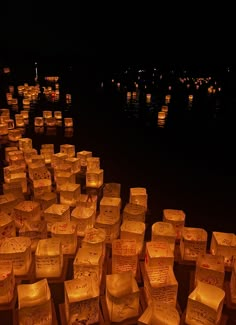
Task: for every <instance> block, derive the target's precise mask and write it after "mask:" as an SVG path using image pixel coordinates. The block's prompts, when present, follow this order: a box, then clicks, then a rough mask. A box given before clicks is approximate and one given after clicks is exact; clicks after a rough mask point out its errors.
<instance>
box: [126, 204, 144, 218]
mask: <svg viewBox="0 0 236 325" xmlns="http://www.w3.org/2000/svg"><path fill="white" fill-rule="evenodd" d="M145 215H146V208H145V206H142V205H139V204H134V203H126V205H125V207H124V209H123V221H126V220H127V221H139V222H145Z"/></svg>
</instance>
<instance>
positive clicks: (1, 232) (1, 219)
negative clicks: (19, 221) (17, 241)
mask: <svg viewBox="0 0 236 325" xmlns="http://www.w3.org/2000/svg"><path fill="white" fill-rule="evenodd" d="M15 236H16V226H15V221H14V219H13V217H12V216H11V215H8V214H7V213H6V212H4V211H0V239H3V238H5V237H15Z"/></svg>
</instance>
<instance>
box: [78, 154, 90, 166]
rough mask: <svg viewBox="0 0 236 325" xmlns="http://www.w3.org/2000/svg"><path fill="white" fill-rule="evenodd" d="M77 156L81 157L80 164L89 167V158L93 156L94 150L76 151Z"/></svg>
mask: <svg viewBox="0 0 236 325" xmlns="http://www.w3.org/2000/svg"><path fill="white" fill-rule="evenodd" d="M76 156H77V158H79V159H80V165H81V166H83V167H87V158H89V157H92V152H91V151H87V150H82V151H79V152H77V153H76Z"/></svg>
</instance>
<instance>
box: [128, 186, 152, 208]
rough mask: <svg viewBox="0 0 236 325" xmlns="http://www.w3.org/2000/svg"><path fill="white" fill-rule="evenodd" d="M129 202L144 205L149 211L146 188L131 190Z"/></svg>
mask: <svg viewBox="0 0 236 325" xmlns="http://www.w3.org/2000/svg"><path fill="white" fill-rule="evenodd" d="M129 191H130V193H129V202H130V203H133V204H138V205H142V206H144V207H145V209H146V210H147V206H148V194H147V190H146V188H144V187H132V188H130V189H129Z"/></svg>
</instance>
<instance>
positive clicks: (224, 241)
mask: <svg viewBox="0 0 236 325" xmlns="http://www.w3.org/2000/svg"><path fill="white" fill-rule="evenodd" d="M210 251H211V254H212V255H222V256H224V263H225V266H229V267H232V263H233V256H236V235H235V234H234V233H225V232H217V231H213V232H212V237H211V244H210Z"/></svg>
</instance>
